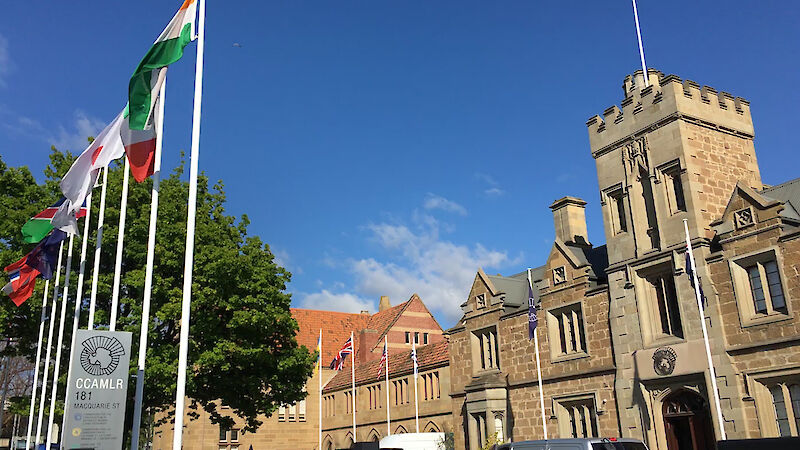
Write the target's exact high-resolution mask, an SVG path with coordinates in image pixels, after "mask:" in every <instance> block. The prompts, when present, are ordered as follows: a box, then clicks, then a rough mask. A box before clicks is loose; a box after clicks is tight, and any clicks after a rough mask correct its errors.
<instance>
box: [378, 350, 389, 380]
mask: <svg viewBox="0 0 800 450" xmlns="http://www.w3.org/2000/svg"><path fill="white" fill-rule="evenodd" d="M388 350H389V349H387V348H386V342H384V343H383V355H382V356H381V363H380V364H379V365H378V379H379V380H380V379H381V370H383V365H384V364H387V365H388V359H389V352H388ZM386 370H387V371H388V370H389V368H388V367H387V368H386Z"/></svg>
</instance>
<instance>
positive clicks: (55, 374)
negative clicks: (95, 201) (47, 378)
mask: <svg viewBox="0 0 800 450" xmlns="http://www.w3.org/2000/svg"><path fill="white" fill-rule="evenodd" d="M74 239H75V235H74V234H70V235H69V250H67V267H66V274H65V275H64V292H63V294H62V295H61V319H60V320H59V322H58V341H57V342H56V361H55V367H54V368H53V387H52V388H51V389H50V391H51V392H50V414H48V416H47V447H45V448H50V444H52V443H53V419H54V418H55V411H56V399H57V398H58V375H59V369H61V347H62V346H63V344H64V322H65V321H66V318H67V300H68V297H69V276H70V274H71V273H72V247H73V245H72V244H73V241H74Z"/></svg>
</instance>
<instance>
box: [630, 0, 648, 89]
mask: <svg viewBox="0 0 800 450" xmlns="http://www.w3.org/2000/svg"><path fill="white" fill-rule="evenodd" d="M632 1H633V18H634V20H635V21H636V37H637V39H638V40H639V57H640V58H641V60H642V75H643V76H644V87H647V86H650V77H649V76H647V64H645V62H644V47H643V46H642V30H641V28H639V11H638V10H637V9H636V0H632Z"/></svg>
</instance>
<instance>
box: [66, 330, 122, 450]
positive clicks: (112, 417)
mask: <svg viewBox="0 0 800 450" xmlns="http://www.w3.org/2000/svg"><path fill="white" fill-rule="evenodd" d="M74 345H75V346H76V348H75V351H76V352H77V357H76V358H74V359H73V361H72V368H71V369H72V370H70V379H69V380H68V381H67V399H66V411H65V413H64V414H65V416H66V417H65V419H64V430H63V433H64V434H63V436H64V437H63V447H62V448H64V449H82V448H93V449H96V450H120V449H121V448H122V444H123V442H122V438H123V427H124V424H125V400H126V398H127V392H128V369H129V365H130V355H131V333H128V332H123V331H96V330H78V332H77V334H76V335H75V340H74Z"/></svg>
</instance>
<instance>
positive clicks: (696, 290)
mask: <svg viewBox="0 0 800 450" xmlns="http://www.w3.org/2000/svg"><path fill="white" fill-rule="evenodd" d="M683 229H684V230H685V231H686V251H687V252H689V263H690V264H691V269H692V282H693V283H694V296H695V298H696V299H697V311H698V312H699V313H700V327H701V328H702V330H703V341H704V342H705V344H706V357H707V358H708V371H709V376H710V377H711V386H712V388H713V390H714V405H715V406H716V408H717V422H718V423H719V436H720V438H721V440H723V441H724V440H726V439H727V437H726V435H725V420H724V418H723V417H722V406H721V405H720V402H719V389H718V388H717V374H716V371H715V370H714V362H713V361H712V359H711V345H710V344H709V342H708V330H706V318H705V312H704V311H703V299H702V296H701V295H700V282H699V281H698V280H697V266H696V265H695V263H694V252H693V251H692V243H691V238H690V237H689V225H688V223H687V221H686V219H683Z"/></svg>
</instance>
